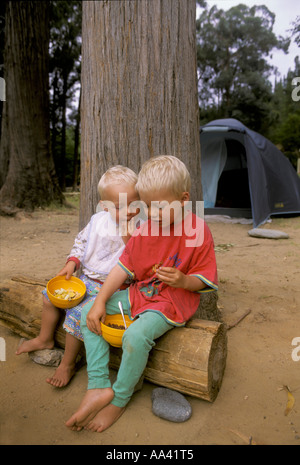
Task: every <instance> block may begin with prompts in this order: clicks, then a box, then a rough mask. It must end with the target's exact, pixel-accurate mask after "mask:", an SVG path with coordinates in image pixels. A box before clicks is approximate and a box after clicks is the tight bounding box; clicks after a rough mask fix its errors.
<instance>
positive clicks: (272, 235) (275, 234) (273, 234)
mask: <svg viewBox="0 0 300 465" xmlns="http://www.w3.org/2000/svg"><path fill="white" fill-rule="evenodd" d="M248 234H249V236H252V237H262V238H264V239H288V238H289V235H288V234H287V233H285V232H282V231H277V230H276V229H259V228H254V229H250V231H248Z"/></svg>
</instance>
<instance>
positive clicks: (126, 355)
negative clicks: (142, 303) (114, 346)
mask: <svg viewBox="0 0 300 465" xmlns="http://www.w3.org/2000/svg"><path fill="white" fill-rule="evenodd" d="M119 301H121V302H122V306H123V310H124V313H125V314H127V315H128V313H129V299H128V290H124V291H118V292H116V293H115V294H114V295H113V296H112V297H111V298H110V299H109V300H108V301H107V303H106V313H107V315H114V314H116V313H118V314H120V310H119V307H118V302H119ZM92 305H93V302H91V303H89V304H87V305H86V306H85V307H84V308H83V310H82V313H81V331H82V334H83V340H84V345H85V349H86V360H87V372H88V389H98V388H106V387H111V382H110V379H109V366H108V364H109V344H108V342H106V341H105V340H104V339H103V337H102V336H99V335H97V334H95V333H93V332H91V331H90V330H89V329H88V328H87V325H86V316H87V314H88V312H89V310H90V309H91V307H92ZM172 328H174V326H173V325H171V324H169V323H168V322H167V321H166V320H165V319H164V317H163V316H162V315H161V314H160V313H158V312H157V311H154V310H151V309H149V310H148V311H146V312H144V313H143V314H141V315H140V316H139V317H138V318H137V319H136V320H135V321H134V322H133V323H132V324H131V325H130V326H129V327H128V329H127V330H126V331H125V333H124V335H123V339H122V350H123V354H122V360H121V364H120V367H119V371H118V375H117V379H116V381H115V383H114V385H113V386H112V389H113V391H114V398H113V401H112V404H114V405H116V406H117V407H125V405H126V404H127V403H128V402H129V400H130V398H131V396H132V394H133V392H134V388H135V386H136V384H137V383H138V381H139V379H140V378H141V376H142V374H143V371H144V369H145V367H146V365H147V361H148V356H149V352H150V350H151V349H152V347H154V346H155V342H154V341H155V339H157V338H158V337H160V336H162V335H163V334H164V333H166V332H167V331H169V330H170V329H172Z"/></svg>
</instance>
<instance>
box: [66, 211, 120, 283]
mask: <svg viewBox="0 0 300 465" xmlns="http://www.w3.org/2000/svg"><path fill="white" fill-rule="evenodd" d="M124 248H125V244H124V242H123V240H122V236H121V235H119V227H118V225H117V224H116V223H115V222H114V221H113V219H112V217H111V215H110V214H109V213H108V212H106V211H100V212H98V213H96V214H95V215H93V216H92V218H91V220H90V222H89V223H88V224H87V226H86V227H85V228H84V229H83V230H82V231H80V233H79V234H78V235H77V236H76V239H75V242H74V245H73V247H72V250H71V252H70V254H69V256H68V261H69V260H71V259H72V258H75V259H76V260H74V261H75V262H76V264H77V268H78V267H79V265H80V264H81V266H82V273H83V274H85V275H86V276H88V277H89V278H92V279H97V280H99V281H104V280H105V279H106V277H107V275H108V273H109V272H110V271H111V269H112V268H113V267H114V266H115V265H116V264H117V263H118V260H119V257H120V255H121V253H122V252H123V250H124Z"/></svg>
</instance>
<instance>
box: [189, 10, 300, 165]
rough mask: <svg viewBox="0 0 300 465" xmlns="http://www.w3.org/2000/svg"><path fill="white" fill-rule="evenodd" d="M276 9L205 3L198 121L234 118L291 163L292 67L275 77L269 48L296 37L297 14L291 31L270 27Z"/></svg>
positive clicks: (296, 109) (297, 144) (294, 118)
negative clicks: (284, 32) (272, 77)
mask: <svg viewBox="0 0 300 465" xmlns="http://www.w3.org/2000/svg"><path fill="white" fill-rule="evenodd" d="M274 21H275V15H274V13H272V12H271V11H270V10H269V9H268V8H267V7H266V6H264V5H260V6H253V7H251V8H250V7H248V6H246V5H243V4H240V5H238V6H235V7H233V8H231V9H229V10H228V11H223V10H222V9H220V10H218V9H217V7H216V6H213V7H212V8H210V9H208V8H207V5H204V6H203V10H202V12H201V15H200V17H199V19H198V20H197V62H198V79H199V105H200V121H201V125H204V124H206V123H207V122H209V121H212V120H214V119H218V118H228V117H231V118H236V119H238V120H240V121H241V122H242V123H244V124H245V125H246V126H248V127H249V128H251V129H253V130H255V131H257V132H260V133H261V134H263V135H265V136H266V137H269V138H270V139H271V140H272V141H273V142H274V143H276V144H277V145H278V146H280V148H281V149H282V150H283V151H284V153H285V154H286V155H287V156H288V157H289V158H290V160H291V161H292V163H293V164H294V165H295V164H296V159H297V157H298V156H299V155H300V152H299V149H300V140H299V131H300V124H299V117H300V102H299V101H298V102H295V101H293V99H292V97H291V96H292V91H293V85H292V79H293V78H294V77H297V76H300V65H299V60H296V61H295V70H294V71H289V73H288V75H287V76H286V77H285V78H284V79H283V80H281V81H280V82H277V83H276V86H275V88H274V89H272V85H271V83H270V81H269V78H270V74H271V72H274V71H275V70H274V69H273V68H272V66H271V65H270V64H269V62H268V58H269V57H270V55H271V53H272V50H273V49H280V50H283V51H284V52H285V53H287V51H288V47H289V44H290V41H291V40H293V38H294V40H295V41H296V43H300V39H299V38H300V34H299V31H300V17H299V16H298V17H297V19H296V21H295V22H294V23H293V29H291V31H290V32H291V34H290V37H286V38H283V37H281V36H279V37H277V36H276V35H275V34H274V32H273V25H274Z"/></svg>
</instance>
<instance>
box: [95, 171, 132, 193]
mask: <svg viewBox="0 0 300 465" xmlns="http://www.w3.org/2000/svg"><path fill="white" fill-rule="evenodd" d="M137 179H138V178H137V174H136V173H135V172H134V171H132V170H131V169H130V168H127V166H122V165H116V166H113V167H112V168H109V169H108V170H107V171H106V172H105V173H104V174H103V175H102V176H101V178H100V181H99V183H98V192H99V194H100V197H101V199H103V198H104V192H105V189H106V187H108V186H111V185H112V184H114V185H116V184H128V185H130V186H135V185H136V183H137Z"/></svg>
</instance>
